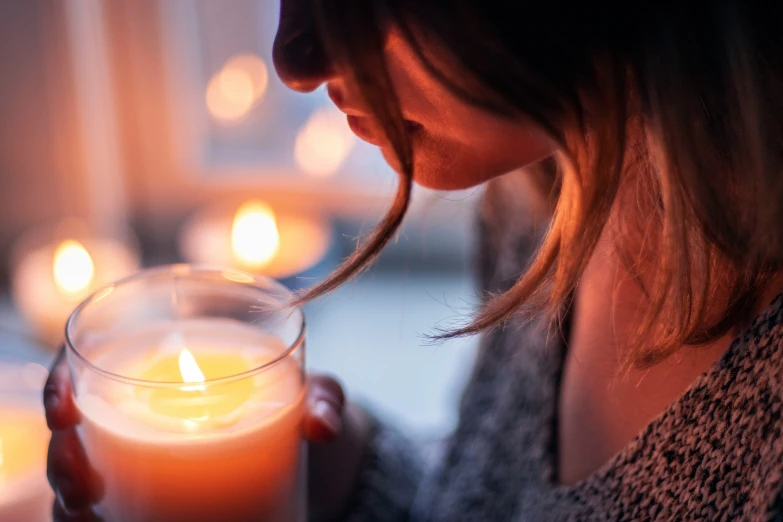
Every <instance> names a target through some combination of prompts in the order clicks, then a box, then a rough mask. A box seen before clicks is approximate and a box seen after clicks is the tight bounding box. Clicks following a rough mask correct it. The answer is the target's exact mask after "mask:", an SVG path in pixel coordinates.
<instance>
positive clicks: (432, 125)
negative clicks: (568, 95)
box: [274, 0, 554, 190]
mask: <svg viewBox="0 0 783 522" xmlns="http://www.w3.org/2000/svg"><path fill="white" fill-rule="evenodd" d="M303 4H304V5H303ZM307 4H309V2H308V1H307V0H283V2H282V6H281V20H280V28H279V30H278V34H277V38H276V40H275V49H274V59H275V67H276V68H277V71H278V74H279V75H280V77H281V79H282V80H283V81H284V82H285V83H286V85H288V86H289V87H291V88H292V89H296V90H298V91H302V92H309V91H312V90H313V89H316V88H317V87H319V86H320V85H321V84H324V83H325V84H326V87H327V90H328V93H329V96H330V98H331V99H332V101H334V103H335V104H336V105H337V107H338V108H339V109H340V110H342V111H343V112H344V113H346V115H347V119H348V123H349V125H350V126H351V129H352V130H353V131H354V133H356V135H357V136H359V138H361V139H363V140H365V141H367V142H369V143H372V144H374V145H377V146H378V147H380V149H381V151H382V153H383V155H384V157H385V158H386V160H387V161H389V163H390V164H391V165H392V167H395V168H396V167H397V166H396V165H395V157H394V153H393V150H392V149H391V147H390V145H389V143H387V141H386V140H385V139H384V136H383V133H382V131H381V128H380V127H379V126H378V123H377V122H376V121H375V119H374V118H373V117H372V115H371V111H370V110H369V109H368V108H367V107H366V106H365V105H364V103H363V100H362V96H361V95H360V93H359V92H357V89H356V87H355V86H353V85H352V84H351V83H350V82H348V81H347V78H345V77H344V76H342V75H340V74H339V73H337V72H336V71H335V70H334V68H333V67H331V65H330V64H329V63H328V60H327V59H326V57H325V53H324V51H323V49H322V47H321V44H320V42H319V41H318V40H317V36H316V32H315V31H314V30H313V27H314V25H313V21H312V15H311V11H310V9H306V5H307ZM308 11H309V12H308ZM308 33H309V34H308ZM384 52H385V55H386V56H385V58H386V62H387V66H388V69H389V75H390V77H391V80H392V83H393V85H394V88H395V91H396V93H397V98H398V100H399V103H400V108H401V110H402V114H403V117H404V118H405V120H406V128H407V132H409V134H410V138H411V142H412V144H413V151H414V158H413V159H414V181H415V182H416V183H418V184H419V185H422V186H425V187H428V188H432V189H438V190H455V189H464V188H468V187H472V186H475V185H478V184H480V183H482V182H484V181H487V180H489V179H491V178H493V177H496V176H500V175H501V174H505V173H506V172H509V171H511V170H514V169H516V168H518V167H523V166H525V165H529V164H531V163H534V162H536V161H538V160H540V159H543V158H544V157H546V156H548V155H550V154H551V153H552V152H553V151H554V146H553V144H552V142H551V141H550V140H549V138H548V137H547V136H546V135H545V134H544V133H543V132H541V131H540V130H538V129H537V127H535V126H534V125H533V124H532V123H530V122H524V121H511V120H508V119H502V118H499V117H497V116H495V115H492V114H490V113H488V112H487V111H484V110H482V109H479V108H476V107H474V106H472V105H470V104H468V103H466V102H464V101H463V100H461V99H460V98H458V97H456V96H455V95H453V94H452V93H451V92H449V90H448V89H447V88H446V87H444V86H443V85H442V84H441V83H440V82H439V81H438V80H437V79H436V78H435V77H433V75H432V74H430V73H429V71H427V69H426V67H425V66H424V65H423V64H422V63H421V61H420V60H419V59H418V57H417V56H416V54H415V51H414V50H413V49H412V48H411V47H410V45H409V44H408V43H407V42H406V41H405V40H404V39H403V38H402V37H400V35H399V34H398V33H397V32H395V31H394V30H392V31H390V32H389V33H388V35H387V39H386V45H385V51H384Z"/></svg>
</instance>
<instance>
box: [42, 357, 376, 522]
mask: <svg viewBox="0 0 783 522" xmlns="http://www.w3.org/2000/svg"><path fill="white" fill-rule="evenodd" d="M43 399H44V408H45V410H46V422H47V424H48V425H49V429H50V430H51V431H52V438H51V442H50V443H49V456H48V461H47V476H48V478H49V483H50V484H51V486H52V489H53V490H54V492H55V495H56V499H55V502H54V507H53V509H52V511H53V517H54V521H55V522H82V521H99V520H100V518H99V517H98V516H97V515H96V514H95V512H94V510H93V506H94V505H95V504H96V503H97V502H99V501H100V499H101V497H102V495H103V491H102V484H101V480H100V477H99V476H98V474H97V473H96V472H95V471H94V470H93V469H92V468H91V467H90V465H89V462H88V461H87V456H86V454H85V452H84V448H82V446H81V442H80V441H79V438H78V436H77V434H76V425H77V424H78V423H79V411H78V409H77V408H76V405H75V404H74V401H73V394H72V391H71V380H70V376H69V375H68V365H67V364H66V361H65V351H64V350H61V351H60V354H59V355H58V357H57V359H56V360H55V362H54V365H53V367H52V371H51V373H50V374H49V379H48V380H47V382H46V386H45V387H44V393H43ZM368 433H369V421H368V420H367V416H366V415H365V414H364V413H363V412H362V411H361V410H360V409H359V408H357V407H355V406H351V405H349V406H346V405H345V396H344V394H343V390H342V387H341V386H340V384H339V383H338V382H337V381H336V380H334V379H332V378H330V377H326V376H321V375H310V376H308V378H307V412H306V414H305V419H304V437H305V438H306V439H307V440H308V441H310V442H312V443H315V444H311V445H310V448H309V454H310V457H309V485H308V486H309V502H310V511H311V516H312V517H313V518H314V519H326V518H331V517H333V516H334V515H335V514H336V513H339V510H340V509H341V508H342V506H343V503H344V501H345V500H346V499H347V498H348V497H349V495H350V492H351V490H352V489H353V484H354V481H355V478H356V475H357V474H358V470H359V466H360V464H361V458H362V455H363V451H364V450H363V448H364V446H365V444H366V443H365V441H366V440H367V438H368V437H367V434H368Z"/></svg>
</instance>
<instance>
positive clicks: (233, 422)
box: [68, 271, 305, 522]
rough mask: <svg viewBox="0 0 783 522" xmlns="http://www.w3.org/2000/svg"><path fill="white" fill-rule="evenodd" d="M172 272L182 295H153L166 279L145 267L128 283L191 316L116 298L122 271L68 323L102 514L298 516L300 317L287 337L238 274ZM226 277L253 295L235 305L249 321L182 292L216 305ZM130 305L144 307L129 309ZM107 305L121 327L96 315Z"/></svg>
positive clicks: (290, 520) (121, 521)
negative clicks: (147, 276) (217, 278)
mask: <svg viewBox="0 0 783 522" xmlns="http://www.w3.org/2000/svg"><path fill="white" fill-rule="evenodd" d="M205 272H206V271H205ZM215 273H217V272H215ZM155 274H157V275H160V272H153V276H152V279H154V275H155ZM173 277H174V279H175V280H176V283H175V284H176V288H177V294H176V298H173V299H168V300H165V301H164V302H163V303H161V301H160V298H161V296H162V295H164V293H165V292H164V290H161V289H162V288H165V287H166V286H167V282H166V281H164V280H163V279H161V278H159V279H157V280H155V281H157V282H155V283H154V285H149V284H148V283H147V282H145V281H144V280H140V281H141V282H140V285H141V286H140V288H144V296H140V295H139V294H135V293H132V295H133V296H134V298H136V297H138V298H140V299H145V300H147V299H148V300H149V302H150V303H152V302H155V303H160V304H162V305H163V306H173V307H174V308H175V309H176V310H178V311H179V313H180V314H185V315H187V314H193V315H194V317H177V318H174V319H159V318H158V317H159V314H162V315H163V316H164V317H169V316H170V315H169V314H168V312H167V311H166V310H165V309H160V310H155V311H150V309H149V307H148V306H147V305H144V306H142V307H138V308H133V309H132V310H135V312H128V309H127V308H126V307H125V305H123V306H122V307H117V304H116V303H118V302H121V301H124V300H127V299H126V297H123V295H124V292H131V290H132V289H131V290H125V289H124V286H123V285H133V281H130V282H126V283H120V284H119V285H117V287H114V288H113V289H112V290H111V291H109V292H108V293H107V294H106V295H105V296H104V295H103V294H102V292H101V291H99V292H98V294H97V296H96V297H93V298H92V300H91V301H88V302H87V304H86V305H83V309H81V310H77V312H76V314H74V316H73V318H72V319H71V323H70V325H69V330H68V340H69V344H68V347H69V351H68V360H69V365H70V367H71V371H72V375H73V379H74V382H75V387H74V391H75V397H76V404H77V407H78V408H79V410H80V412H81V423H80V425H79V427H78V431H79V435H80V437H81V439H82V443H83V446H84V448H85V451H86V453H87V457H88V459H89V461H90V463H91V465H92V466H93V467H94V469H95V470H96V472H97V473H98V475H99V476H100V477H101V479H102V482H103V489H104V491H105V494H104V497H103V499H102V501H101V503H100V505H99V506H98V509H99V511H100V514H101V515H102V516H103V517H104V519H105V520H107V521H108V522H126V521H127V522H147V521H150V522H151V521H161V520H187V521H189V522H199V521H204V522H206V521H214V520H231V521H232V522H251V521H254V522H255V521H260V520H263V521H265V522H294V521H300V520H304V517H305V512H304V507H303V506H304V499H303V494H304V490H303V486H304V481H303V480H302V479H303V477H302V472H303V469H302V468H301V465H302V463H303V459H302V458H301V452H302V449H303V445H302V437H301V429H302V426H301V423H302V415H303V408H304V396H305V388H304V374H303V367H302V364H303V357H304V345H303V342H302V337H301V336H302V334H301V332H302V330H301V325H302V323H301V319H299V323H298V324H299V325H300V329H299V330H298V331H299V334H298V336H296V337H295V339H296V340H295V341H293V344H292V342H291V339H292V338H289V339H288V340H287V341H284V340H283V338H282V337H279V336H278V335H276V334H274V333H272V332H271V331H268V330H264V329H263V328H259V326H258V324H257V323H256V324H254V321H261V322H263V321H264V320H265V319H264V317H265V316H264V314H263V313H262V312H260V311H259V310H250V309H249V308H250V307H255V308H257V307H258V303H259V302H261V301H259V300H258V299H259V298H258V296H257V295H254V294H252V293H251V292H252V290H255V289H254V288H253V287H248V289H246V290H243V288H244V285H242V284H240V283H238V282H237V280H238V278H237V277H235V275H228V276H227V277H230V278H232V279H231V280H230V281H225V280H224V281H223V282H222V283H221V285H215V286H210V285H213V284H214V281H212V280H209V279H206V280H200V279H197V280H196V281H195V282H194V283H193V285H192V286H189V284H190V283H189V280H188V279H187V278H185V279H177V278H176V276H173ZM245 277H248V276H245ZM152 279H151V280H150V281H152ZM242 281H245V282H246V281H247V280H242ZM251 281H252V279H251ZM270 284H271V283H270ZM224 287H225V288H227V289H228V290H226V292H229V291H234V292H240V293H241V296H240V297H241V298H242V299H245V298H247V301H241V304H240V305H239V307H238V309H240V310H244V311H246V312H247V313H248V317H247V322H243V321H237V320H236V319H234V318H229V317H205V316H203V315H201V314H202V313H203V312H196V311H195V310H203V308H201V306H202V305H203V304H204V303H202V304H201V305H198V306H196V305H194V299H195V297H194V296H193V294H189V292H191V291H193V292H198V293H199V294H198V295H199V296H202V292H203V293H204V294H203V295H207V294H208V296H209V297H208V301H207V302H206V305H207V306H210V307H212V308H211V309H212V310H214V307H215V306H216V303H217V304H218V305H220V304H221V303H222V304H223V305H226V303H228V302H229V301H231V300H232V299H233V298H232V297H231V296H230V295H227V294H225V293H223V294H221V292H220V288H224ZM110 288H112V287H110ZM210 288H211V289H210ZM205 289H207V290H205ZM125 295H126V296H128V295H131V293H127V294H125ZM172 303H173V304H172ZM85 307H86V308H85ZM90 308H92V312H91V313H92V314H93V315H90V312H89V309H90ZM134 313H138V314H140V317H139V320H138V321H130V322H128V316H129V315H130V316H132V315H133V314H134ZM233 315H234V314H233V313H232V316H233ZM107 317H108V318H110V320H111V322H114V321H117V322H121V323H123V326H121V327H118V328H116V329H115V328H113V327H107V328H100V327H99V328H96V324H98V323H99V322H103V321H105V320H106V318H107ZM270 317H272V316H266V319H267V320H269V318H270ZM281 317H282V316H281ZM298 317H300V318H301V315H300V316H298ZM294 319H295V318H294ZM287 320H289V316H288V315H285V317H282V318H281V319H280V320H279V321H278V320H277V319H273V320H270V322H269V327H270V328H274V327H277V326H279V325H280V324H281V322H285V321H287ZM80 322H81V323H82V324H83V325H84V326H79V323H80ZM126 323H127V324H126ZM131 323H132V326H131ZM81 328H83V331H80V329H81ZM292 331H294V330H292ZM289 346H290V348H289ZM75 347H76V348H75ZM79 347H80V348H79ZM77 350H78V352H77Z"/></svg>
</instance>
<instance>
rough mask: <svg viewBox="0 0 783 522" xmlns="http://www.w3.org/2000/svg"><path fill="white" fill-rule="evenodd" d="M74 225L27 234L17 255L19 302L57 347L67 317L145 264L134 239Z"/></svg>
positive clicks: (14, 285)
mask: <svg viewBox="0 0 783 522" xmlns="http://www.w3.org/2000/svg"><path fill="white" fill-rule="evenodd" d="M74 228H75V227H73V226H64V227H58V228H56V229H53V230H41V231H37V232H33V233H30V234H27V235H25V236H23V238H22V239H21V240H20V241H19V242H18V244H17V245H16V247H15V249H14V253H13V255H12V258H13V261H12V273H11V293H12V298H13V301H14V303H15V304H16V306H17V308H18V309H19V311H20V313H21V315H22V316H23V317H24V318H25V319H26V320H27V322H28V323H29V325H30V327H31V328H32V330H33V331H34V332H35V334H37V336H38V337H39V338H40V339H41V340H43V341H44V342H45V343H46V344H47V345H48V346H50V347H52V348H56V347H58V346H59V345H60V343H61V342H62V339H63V332H64V328H65V321H66V320H67V319H68V315H70V313H71V312H72V311H73V309H74V308H75V307H76V305H78V304H79V302H81V301H82V300H83V299H84V298H85V297H87V296H88V295H89V294H90V293H92V292H93V291H94V290H95V289H96V288H98V287H99V286H103V285H105V284H108V283H109V282H111V281H114V280H116V279H120V278H122V277H125V276H127V275H130V274H132V273H133V272H135V271H136V270H137V269H138V267H139V256H138V253H137V250H136V248H134V247H133V246H132V244H133V243H132V241H129V240H120V239H116V238H111V237H101V236H97V235H96V236H91V235H88V234H85V233H84V232H83V231H80V230H73V229H74Z"/></svg>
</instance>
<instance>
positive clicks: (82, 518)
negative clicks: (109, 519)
mask: <svg viewBox="0 0 783 522" xmlns="http://www.w3.org/2000/svg"><path fill="white" fill-rule="evenodd" d="M52 519H53V520H54V522H101V521H102V520H103V519H102V518H100V517H99V516H97V515H96V514H95V513H94V512H93V511H92V510H83V511H69V510H68V509H66V508H65V507H63V506H62V504H60V502H59V500H55V501H54V505H53V506H52Z"/></svg>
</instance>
